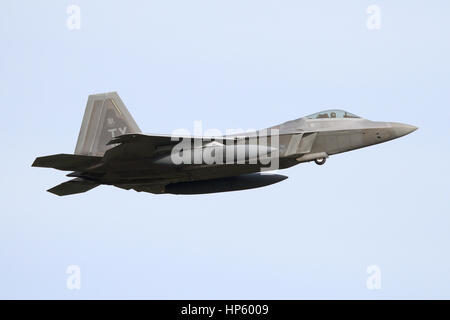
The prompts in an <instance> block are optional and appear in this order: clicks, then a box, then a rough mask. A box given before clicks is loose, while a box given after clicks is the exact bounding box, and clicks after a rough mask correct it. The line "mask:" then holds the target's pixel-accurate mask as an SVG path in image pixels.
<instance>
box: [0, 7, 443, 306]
mask: <svg viewBox="0 0 450 320" xmlns="http://www.w3.org/2000/svg"><path fill="white" fill-rule="evenodd" d="M71 4H75V5H78V6H79V7H80V8H81V29H80V30H72V31H71V30H68V28H67V27H66V19H67V17H68V15H67V13H66V8H67V7H68V6H69V5H71ZM371 4H376V5H378V6H379V7H380V8H381V18H382V20H381V29H380V30H368V29H367V27H366V19H367V14H366V9H367V7H368V6H369V5H371ZM449 9H450V6H449V2H448V1H444V0H442V1H361V0H359V1H356V0H355V1H331V0H330V1H285V0H281V1H279V0H277V1H261V0H258V1H256V0H252V1H242V0H239V1H237V0H232V1H191V0H189V1H121V2H119V1H77V0H73V1H56V0H55V1H16V0H15V1H12V0H7V1H2V4H1V10H0V23H1V30H0V40H1V50H0V58H1V59H0V61H1V67H0V94H1V105H2V111H3V116H4V121H3V125H2V129H1V133H2V143H3V146H2V150H3V152H2V157H1V160H0V161H1V165H2V168H3V170H2V179H1V187H0V188H1V190H0V192H1V195H2V196H1V199H2V201H1V203H2V209H1V211H0V212H1V213H0V217H1V221H0V237H1V238H0V241H1V244H0V259H1V260H0V262H1V264H0V298H63V299H78V298H88V299H90V298H150V299H153V298H157V299H166V298H178V299H182V298H205V299H212V298H233V299H240V298H246V299H249V298H263V299H278V298H286V299H298V298H331V299H334V298H362V299H371V298H375V299H378V298H450V274H449V271H450V257H449V245H450V232H449V229H450V200H449V184H450V183H449V178H450V174H449V173H450V169H449V166H448V159H449V158H450V150H449V149H450V148H449V137H450V125H449V119H450V108H449V105H450V62H449V57H450V42H449V41H448V39H449V32H450V20H449V19H448V12H449ZM105 91H118V93H119V94H120V96H121V97H122V99H123V101H124V102H125V104H126V105H127V107H128V108H129V110H130V112H131V114H132V115H133V116H134V117H135V119H136V122H137V123H138V125H139V126H140V127H141V129H142V130H143V131H144V132H151V133H170V132H172V130H174V129H177V128H188V129H192V125H193V121H194V120H202V121H203V124H204V126H205V127H206V128H218V129H220V130H225V129H227V128H244V129H245V128H264V127H267V126H271V125H274V124H277V123H280V122H284V121H286V120H290V119H293V118H298V117H301V116H304V115H307V114H310V113H314V112H316V111H320V110H322V109H329V108H340V109H346V110H348V111H350V112H352V113H355V114H357V115H360V116H362V117H365V118H368V119H372V120H381V121H399V122H405V123H409V124H413V125H416V126H418V127H419V128H420V129H419V130H418V131H416V132H414V133H413V134H411V135H408V136H406V137H403V138H400V139H398V140H395V141H391V142H388V143H385V144H380V145H377V146H373V147H370V148H366V149H362V150H358V151H354V152H350V153H345V154H342V155H336V156H333V157H331V158H329V159H328V161H327V163H326V165H324V166H317V165H315V164H314V163H308V164H301V165H298V166H296V167H293V168H290V169H288V170H284V171H282V172H281V173H283V174H286V175H288V176H289V179H287V180H285V181H283V182H281V183H279V184H276V185H272V186H269V187H266V188H261V189H255V190H249V191H241V192H231V193H223V194H211V195H199V196H173V195H152V194H145V193H136V192H134V191H124V190H120V189H115V188H113V187H107V186H101V187H98V188H96V189H94V190H91V191H89V192H88V193H85V194H79V195H75V196H69V197H57V196H55V195H53V194H50V193H48V192H45V190H46V189H48V188H50V187H52V186H54V185H56V184H58V183H61V182H62V181H65V180H66V179H67V178H66V177H64V172H59V171H56V170H51V169H40V168H31V167H30V165H31V163H32V162H33V160H34V158H35V157H36V156H41V155H47V154H55V153H72V152H73V150H74V148H75V143H76V139H77V137H78V130H79V127H80V124H81V119H82V116H83V112H84V108H85V104H86V100H87V96H88V95H89V94H91V93H99V92H105ZM73 264H74V265H79V266H80V268H81V290H78V291H77V290H68V289H67V288H66V279H67V275H66V274H65V271H66V268H67V266H68V265H73ZM373 264H375V265H378V266H379V267H380V269H381V285H382V287H381V289H380V290H368V289H367V288H366V278H367V276H368V275H367V274H366V268H367V267H368V266H369V265H373Z"/></svg>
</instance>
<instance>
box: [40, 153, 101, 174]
mask: <svg viewBox="0 0 450 320" xmlns="http://www.w3.org/2000/svg"><path fill="white" fill-rule="evenodd" d="M101 160H102V158H101V157H94V156H83V155H75V154H64V153H61V154H54V155H51V156H45V157H38V158H36V160H34V162H33V164H32V166H33V167H43V168H54V169H58V170H64V171H83V170H85V169H87V168H89V167H91V166H93V165H96V164H98V163H100V161H101Z"/></svg>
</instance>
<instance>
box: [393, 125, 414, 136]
mask: <svg viewBox="0 0 450 320" xmlns="http://www.w3.org/2000/svg"><path fill="white" fill-rule="evenodd" d="M391 126H392V129H393V131H394V135H395V137H396V138H398V137H402V136H405V135H407V134H409V133H411V132H414V131H416V130H417V127H415V126H412V125H409V124H406V123H398V122H391Z"/></svg>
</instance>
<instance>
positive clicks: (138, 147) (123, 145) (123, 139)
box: [104, 134, 243, 161]
mask: <svg viewBox="0 0 450 320" xmlns="http://www.w3.org/2000/svg"><path fill="white" fill-rule="evenodd" d="M240 138H243V137H224V136H217V137H213V136H204V137H198V136H174V135H147V134H124V135H121V136H118V137H116V138H114V139H112V140H111V141H109V142H108V143H107V144H108V145H114V144H118V146H116V147H114V148H112V149H109V150H108V151H106V153H105V156H104V159H105V161H109V160H116V159H120V160H125V159H134V158H152V157H154V156H155V155H156V154H164V153H169V152H170V150H171V149H172V147H173V146H174V145H176V144H178V143H179V142H180V141H182V140H183V139H189V140H188V141H190V142H191V143H193V145H194V146H195V145H203V144H205V143H208V142H211V141H217V142H220V143H234V141H236V140H238V139H240Z"/></svg>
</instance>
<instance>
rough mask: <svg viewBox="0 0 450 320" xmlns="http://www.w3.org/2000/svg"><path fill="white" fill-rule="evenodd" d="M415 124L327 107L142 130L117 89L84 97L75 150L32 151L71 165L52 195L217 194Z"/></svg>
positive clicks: (43, 162) (59, 165) (267, 180)
mask: <svg viewBox="0 0 450 320" xmlns="http://www.w3.org/2000/svg"><path fill="white" fill-rule="evenodd" d="M416 129H417V127H415V126H412V125H408V124H403V123H396V122H378V121H370V120H367V119H363V118H361V117H359V116H356V115H354V114H352V113H350V112H347V111H344V110H326V111H322V112H318V113H315V114H312V115H308V116H305V117H302V118H299V119H296V120H292V121H288V122H285V123H282V124H279V125H276V126H273V127H270V128H267V129H263V130H258V131H252V132H244V133H239V134H229V135H216V136H192V135H176V134H172V135H156V134H142V133H141V130H140V129H139V127H138V125H137V124H136V122H135V121H134V120H133V118H132V116H131V115H130V113H129V112H128V110H127V108H126V107H125V105H124V103H123V102H122V100H121V99H120V97H119V95H118V94H117V93H116V92H109V93H102V94H94V95H90V96H89V98H88V101H87V106H86V110H85V114H84V117H83V122H82V125H81V129H80V133H79V136H78V141H77V144H76V148H75V152H74V154H55V155H50V156H44V157H38V158H36V160H35V161H34V162H33V164H32V166H33V167H45V168H54V169H58V170H63V171H71V172H70V173H69V174H67V176H68V177H73V178H74V179H72V180H69V181H66V182H64V183H62V184H59V185H57V186H55V187H53V188H51V189H49V190H47V191H49V192H51V193H53V194H56V195H58V196H65V195H71V194H77V193H82V192H86V191H88V190H91V189H93V188H95V187H97V186H99V185H102V184H105V185H112V186H116V187H119V188H122V189H126V190H130V189H134V190H136V191H139V192H140V191H143V192H149V193H154V194H161V193H170V194H203V193H216V192H225V191H235V190H244V189H251V188H258V187H263V186H267V185H271V184H274V183H278V182H280V181H283V180H284V179H286V178H287V177H286V176H284V175H280V174H271V173H270V171H268V170H272V169H286V168H289V167H292V166H295V165H297V164H299V163H303V162H308V161H315V163H316V164H318V165H323V164H324V163H325V161H326V159H327V158H328V157H329V156H331V155H335V154H338V153H342V152H347V151H351V150H355V149H359V148H363V147H367V146H371V145H374V144H378V143H382V142H386V141H389V140H392V139H396V138H399V137H402V136H404V135H407V134H409V133H411V132H413V131H415V130H416ZM274 163H275V164H276V165H275V166H274ZM264 171H267V172H264Z"/></svg>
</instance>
